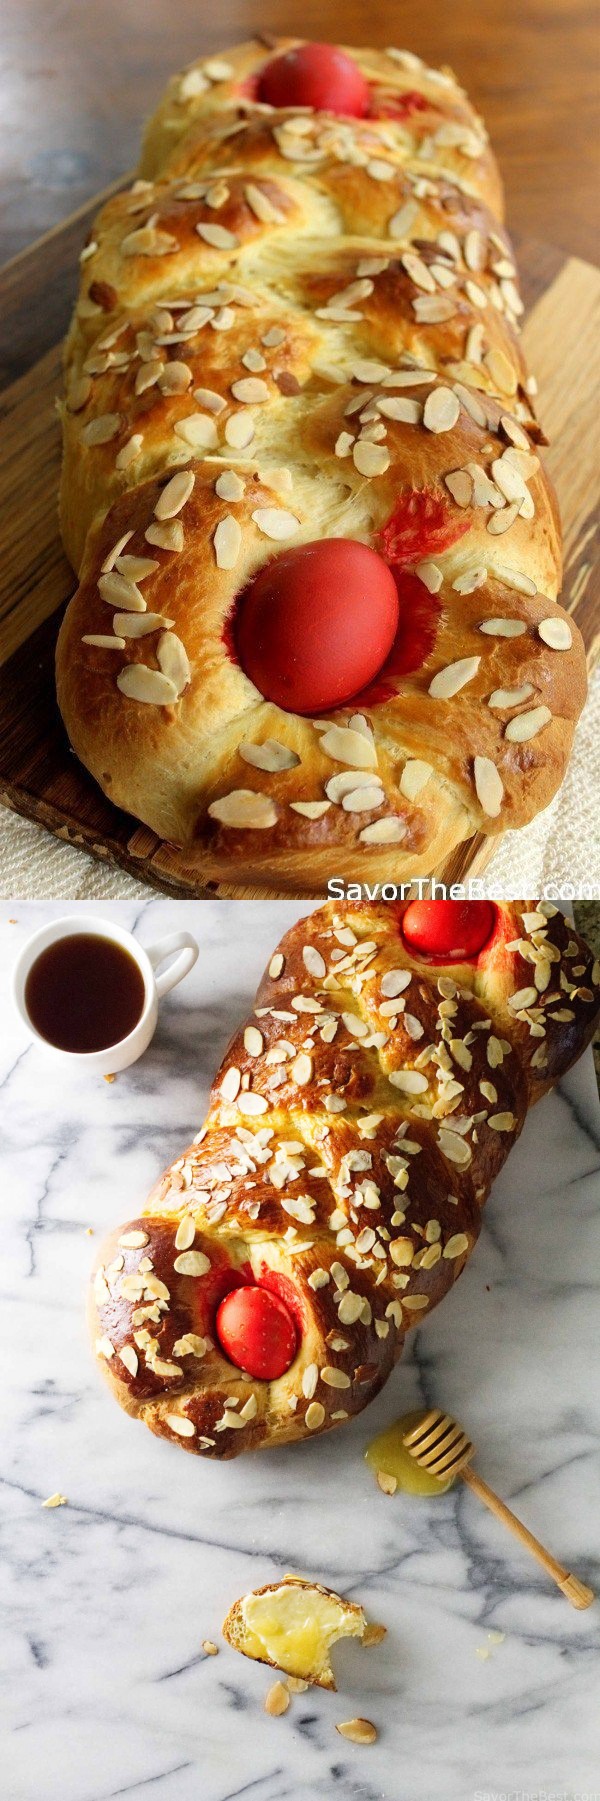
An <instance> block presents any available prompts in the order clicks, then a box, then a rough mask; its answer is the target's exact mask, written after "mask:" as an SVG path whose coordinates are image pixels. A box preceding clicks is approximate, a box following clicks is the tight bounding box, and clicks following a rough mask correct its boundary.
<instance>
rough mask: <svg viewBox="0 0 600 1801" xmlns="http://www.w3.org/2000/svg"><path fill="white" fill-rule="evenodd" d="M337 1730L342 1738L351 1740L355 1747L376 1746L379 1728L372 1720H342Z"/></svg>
mask: <svg viewBox="0 0 600 1801" xmlns="http://www.w3.org/2000/svg"><path fill="white" fill-rule="evenodd" d="M335 1730H336V1732H339V1733H341V1736H342V1738H349V1739H351V1741H352V1744H353V1745H374V1744H375V1740H376V1738H377V1727H376V1726H374V1725H373V1722H372V1720H362V1719H358V1718H357V1719H354V1720H342V1721H340V1723H339V1724H337V1725H336V1728H335Z"/></svg>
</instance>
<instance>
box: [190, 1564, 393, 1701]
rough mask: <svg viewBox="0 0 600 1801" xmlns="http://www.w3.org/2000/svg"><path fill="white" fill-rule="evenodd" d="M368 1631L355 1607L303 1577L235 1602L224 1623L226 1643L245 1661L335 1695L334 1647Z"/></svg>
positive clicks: (271, 1585) (290, 1578)
mask: <svg viewBox="0 0 600 1801" xmlns="http://www.w3.org/2000/svg"><path fill="white" fill-rule="evenodd" d="M366 1626H367V1621H366V1617H365V1614H364V1613H363V1610H362V1607H359V1606H358V1605H357V1603H356V1602H355V1601H345V1600H344V1599H343V1597H342V1596H341V1595H337V1594H336V1593H335V1590H334V1589H331V1588H323V1587H322V1585H321V1583H320V1582H308V1581H306V1580H305V1578H304V1577H303V1576H284V1577H283V1578H282V1581H281V1582H271V1583H268V1584H267V1586H266V1587H265V1588H257V1589H254V1590H252V1592H251V1593H250V1594H249V1595H242V1597H241V1599H240V1600H239V1601H235V1602H234V1605H233V1607H232V1608H231V1610H230V1612H229V1613H228V1615H227V1619H226V1620H225V1621H224V1623H223V1637H224V1638H226V1639H227V1643H228V1644H229V1645H232V1646H233V1649H234V1651H241V1652H242V1655H243V1656H244V1657H252V1658H254V1659H255V1661H256V1662H257V1663H268V1664H270V1665H271V1667H272V1668H273V1669H275V1670H284V1671H285V1672H286V1675H288V1676H299V1677H301V1678H302V1679H303V1680H304V1681H305V1682H313V1683H315V1684H316V1685H317V1687H318V1688H330V1689H335V1686H336V1684H335V1680H334V1675H333V1670H332V1668H331V1664H330V1661H329V1653H330V1650H331V1647H332V1645H335V1644H336V1643H337V1641H338V1639H341V1638H362V1637H363V1635H364V1633H365V1630H366Z"/></svg>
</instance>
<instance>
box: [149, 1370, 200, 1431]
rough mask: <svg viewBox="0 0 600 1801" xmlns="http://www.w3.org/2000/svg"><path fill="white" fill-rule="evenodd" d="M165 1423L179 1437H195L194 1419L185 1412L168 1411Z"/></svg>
mask: <svg viewBox="0 0 600 1801" xmlns="http://www.w3.org/2000/svg"><path fill="white" fill-rule="evenodd" d="M155 1368H156V1365H155ZM165 1423H166V1425H167V1426H170V1428H171V1431H172V1432H176V1433H177V1436H178V1438H193V1437H194V1436H195V1432H196V1427H195V1425H194V1421H193V1420H188V1419H186V1416H185V1414H184V1413H166V1414H165Z"/></svg>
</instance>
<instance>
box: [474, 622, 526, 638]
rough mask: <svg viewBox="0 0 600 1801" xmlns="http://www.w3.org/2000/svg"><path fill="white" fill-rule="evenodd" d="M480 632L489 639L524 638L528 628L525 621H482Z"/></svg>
mask: <svg viewBox="0 0 600 1801" xmlns="http://www.w3.org/2000/svg"><path fill="white" fill-rule="evenodd" d="M479 631H480V632H485V634H486V637H488V638H522V636H523V632H526V631H527V626H526V624H525V620H524V619H482V621H481V624H480V626H479Z"/></svg>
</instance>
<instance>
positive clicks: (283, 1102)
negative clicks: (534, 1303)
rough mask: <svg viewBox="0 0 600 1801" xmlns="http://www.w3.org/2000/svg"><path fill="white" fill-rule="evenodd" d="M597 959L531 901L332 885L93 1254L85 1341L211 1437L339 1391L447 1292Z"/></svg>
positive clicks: (587, 1029)
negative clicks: (202, 1097)
mask: <svg viewBox="0 0 600 1801" xmlns="http://www.w3.org/2000/svg"><path fill="white" fill-rule="evenodd" d="M599 1012H600V965H599V964H596V965H594V966H593V958H592V955H591V953H590V951H589V949H588V947H587V946H586V945H585V944H584V943H583V942H582V940H581V939H580V938H578V937H577V935H576V933H574V932H573V931H572V929H571V927H570V926H569V925H568V924H567V923H566V921H565V920H564V918H563V916H562V915H561V914H559V913H557V911H556V909H555V908H554V907H552V906H550V905H549V904H547V903H540V905H538V904H537V903H536V902H534V901H529V902H508V903H506V904H503V905H494V906H492V905H491V904H490V903H489V902H486V901H476V902H472V903H467V904H466V905H464V906H462V905H460V904H459V903H458V902H452V901H449V902H443V901H429V902H423V903H418V902H414V903H412V904H409V905H407V904H406V903H397V904H393V905H385V904H384V903H369V902H363V903H361V904H360V905H358V906H357V907H353V906H351V905H349V904H345V905H344V906H342V907H336V906H335V905H334V904H333V903H330V904H329V905H328V906H325V907H323V908H322V909H320V910H319V911H318V912H315V913H313V914H312V916H310V917H309V918H307V919H302V920H300V921H299V922H298V923H297V925H295V926H294V927H293V928H292V930H291V931H289V932H288V933H287V935H286V937H285V938H283V940H282V942H281V945H280V947H279V949H278V950H277V951H276V952H275V954H274V956H273V957H272V958H271V962H270V964H269V967H268V970H267V972H266V974H265V976H264V977H263V980H262V982H261V985H260V988H259V990H258V994H257V998H256V1006H255V1010H254V1013H253V1014H252V1015H251V1017H250V1019H249V1020H247V1021H246V1023H245V1025H243V1026H242V1027H240V1030H239V1031H238V1032H237V1033H236V1034H235V1035H234V1037H233V1039H232V1041H231V1044H230V1045H229V1048H228V1051H227V1053H226V1055H225V1057H224V1059H223V1062H222V1064H221V1068H220V1070H219V1072H218V1074H217V1076H216V1079H215V1082H214V1085H213V1089H212V1093H211V1097H210V1104H209V1111H208V1114H207V1118H206V1122H205V1125H204V1126H203V1128H202V1131H201V1132H199V1133H198V1136H197V1138H195V1139H194V1141H193V1143H192V1145H191V1146H190V1147H189V1149H188V1150H187V1151H185V1152H184V1154H183V1156H181V1157H178V1158H177V1159H176V1161H175V1162H174V1163H173V1164H172V1166H171V1168H170V1169H169V1170H167V1172H166V1174H165V1175H164V1176H163V1177H162V1178H161V1180H160V1181H159V1182H158V1183H157V1185H156V1187H155V1188H154V1190H153V1192H152V1194H151V1195H150V1197H149V1200H148V1202H147V1204H146V1206H145V1208H144V1209H143V1210H142V1213H141V1215H140V1217H139V1218H137V1219H135V1220H134V1221H133V1222H132V1223H131V1224H130V1225H128V1226H127V1227H125V1228H122V1229H121V1230H120V1231H117V1232H115V1233H114V1235H113V1236H112V1238H111V1239H110V1240H109V1241H108V1243H107V1244H106V1245H105V1247H104V1249H103V1251H102V1253H101V1262H100V1265H99V1267H98V1269H97V1271H96V1275H95V1280H94V1284H93V1293H92V1301H91V1324H92V1334H93V1338H94V1341H95V1345H96V1352H97V1356H98V1360H99V1362H100V1364H101V1366H102V1368H103V1370H104V1371H105V1373H106V1374H107V1376H108V1380H109V1382H110V1385H111V1387H112V1388H113V1391H114V1393H115V1394H116V1396H117V1399H118V1400H119V1401H120V1403H121V1405H122V1406H123V1407H124V1408H125V1409H126V1411H127V1412H128V1413H132V1414H134V1415H136V1416H137V1417H138V1418H139V1419H142V1420H144V1421H145V1422H146V1424H147V1425H148V1426H150V1428H151V1430H152V1431H153V1432H155V1433H157V1434H158V1435H159V1436H160V1437H164V1438H170V1439H172V1440H173V1442H178V1443H181V1444H182V1445H183V1446H184V1448H185V1449H186V1450H189V1451H195V1452H201V1453H203V1454H206V1455H207V1456H210V1457H233V1456H235V1455H236V1454H237V1453H238V1452H239V1451H243V1450H249V1449H251V1448H254V1447H256V1446H260V1445H272V1444H281V1443H285V1442H286V1441H287V1440H296V1439H300V1438H304V1437H306V1436H307V1435H308V1434H310V1433H314V1432H324V1431H326V1430H327V1429H328V1428H329V1427H330V1426H333V1425H336V1424H337V1423H338V1422H339V1421H341V1420H345V1419H348V1418H349V1417H351V1416H352V1415H354V1414H356V1413H359V1412H360V1411H361V1410H362V1408H363V1407H364V1406H366V1404H367V1402H368V1401H370V1400H371V1399H372V1398H373V1396H374V1395H375V1394H377V1392H378V1390H379V1389H380V1388H381V1387H382V1385H383V1383H384V1382H385V1381H386V1379H387V1377H388V1376H389V1374H390V1371H391V1369H392V1368H393V1365H394V1363H395V1362H396V1361H397V1359H398V1358H399V1356H400V1354H401V1351H402V1346H403V1341H404V1335H405V1333H406V1332H407V1331H408V1329H409V1328H410V1327H411V1326H414V1325H415V1324H416V1323H418V1322H420V1321H422V1320H423V1318H424V1316H425V1315H426V1314H427V1312H428V1311H430V1309H431V1308H432V1307H433V1306H435V1305H436V1304H437V1302H438V1301H440V1300H441V1299H442V1297H443V1296H444V1295H445V1294H446V1292H447V1290H448V1289H449V1288H450V1287H451V1286H452V1284H453V1282H455V1281H456V1278H457V1276H458V1275H459V1274H460V1272H461V1270H462V1269H463V1268H464V1265H465V1262H466V1259H467V1257H468V1256H469V1255H470V1252H471V1250H472V1248H473V1246H474V1244H475V1241H476V1239H477V1236H478V1233H479V1226H480V1220H481V1211H482V1206H483V1203H484V1201H485V1199H486V1197H487V1195H488V1194H489V1191H490V1187H491V1184H492V1182H493V1180H494V1177H495V1176H496V1175H497V1173H498V1171H499V1170H500V1169H501V1167H502V1165H503V1163H504V1161H505V1158H506V1156H507V1154H508V1152H509V1150H510V1147H511V1145H512V1143H513V1142H514V1139H515V1138H516V1137H517V1136H518V1134H519V1132H520V1131H521V1128H522V1126H523V1123H524V1120H525V1116H526V1113H527V1109H528V1107H530V1106H531V1105H532V1104H533V1103H534V1102H535V1101H536V1100H538V1099H539V1097H540V1095H542V1094H544V1092H545V1091H546V1089H548V1088H549V1087H551V1086H552V1084H553V1083H554V1082H556V1081H557V1080H558V1079H559V1077H560V1076H561V1075H562V1074H563V1073H564V1071H565V1070H566V1069H568V1068H569V1066H570V1065H571V1064H572V1063H573V1062H574V1061H575V1059H576V1058H577V1057H578V1056H579V1055H580V1053H581V1051H582V1050H583V1048H584V1046H585V1044H586V1043H587V1041H588V1040H589V1038H590V1036H591V1034H592V1031H593V1028H594V1024H595V1022H596V1021H597V1019H598V1016H599Z"/></svg>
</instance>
